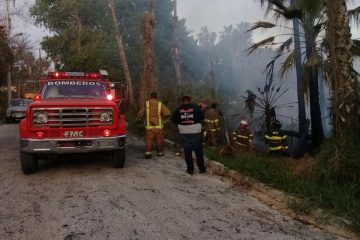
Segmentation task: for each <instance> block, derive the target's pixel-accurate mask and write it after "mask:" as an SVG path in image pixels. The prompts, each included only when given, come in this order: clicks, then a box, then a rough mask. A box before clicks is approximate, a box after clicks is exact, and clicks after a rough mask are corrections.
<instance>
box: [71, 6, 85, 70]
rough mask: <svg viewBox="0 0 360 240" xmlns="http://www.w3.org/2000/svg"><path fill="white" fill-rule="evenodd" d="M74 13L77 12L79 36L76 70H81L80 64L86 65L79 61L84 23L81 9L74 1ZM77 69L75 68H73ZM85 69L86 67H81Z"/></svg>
mask: <svg viewBox="0 0 360 240" xmlns="http://www.w3.org/2000/svg"><path fill="white" fill-rule="evenodd" d="M74 14H75V20H76V25H77V30H78V33H77V37H76V68H77V69H76V70H77V71H79V70H80V66H81V67H84V66H83V64H82V63H81V64H80V63H79V61H80V53H81V36H82V23H81V19H80V16H79V9H78V6H77V3H76V2H75V3H74ZM73 70H75V69H73ZM81 70H84V69H81Z"/></svg>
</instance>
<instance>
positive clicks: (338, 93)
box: [325, 0, 359, 149]
mask: <svg viewBox="0 0 360 240" xmlns="http://www.w3.org/2000/svg"><path fill="white" fill-rule="evenodd" d="M325 11H326V15H327V19H328V20H327V22H326V24H327V43H328V52H329V58H328V59H329V62H330V64H329V66H331V67H329V68H327V77H328V79H329V80H330V84H331V90H332V93H331V101H332V124H333V131H334V135H335V137H336V138H337V139H338V140H340V143H341V146H340V147H341V148H342V149H344V148H345V147H346V139H347V138H348V136H349V135H352V134H358V133H359V122H358V102H357V100H358V92H357V89H358V84H357V80H356V76H355V75H354V74H353V72H352V69H353V59H352V55H351V51H350V49H351V32H350V25H349V18H348V14H347V5H346V0H336V1H332V0H326V1H325Z"/></svg>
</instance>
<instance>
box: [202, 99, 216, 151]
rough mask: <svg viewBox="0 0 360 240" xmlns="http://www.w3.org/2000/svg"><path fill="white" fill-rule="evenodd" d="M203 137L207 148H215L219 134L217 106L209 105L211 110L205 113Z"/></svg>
mask: <svg viewBox="0 0 360 240" xmlns="http://www.w3.org/2000/svg"><path fill="white" fill-rule="evenodd" d="M204 122H205V131H204V136H205V140H206V144H207V145H208V146H216V145H217V143H218V137H219V132H220V112H219V110H218V109H217V104H216V103H213V104H211V108H210V109H209V110H207V111H206V112H205V120H204Z"/></svg>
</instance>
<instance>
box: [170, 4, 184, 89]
mask: <svg viewBox="0 0 360 240" xmlns="http://www.w3.org/2000/svg"><path fill="white" fill-rule="evenodd" d="M172 3H173V10H174V16H173V24H174V42H173V49H172V54H173V61H174V67H175V75H176V82H177V84H179V85H180V84H181V83H182V81H181V66H180V40H179V18H178V15H177V0H174V1H173V2H172Z"/></svg>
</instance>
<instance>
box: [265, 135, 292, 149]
mask: <svg viewBox="0 0 360 240" xmlns="http://www.w3.org/2000/svg"><path fill="white" fill-rule="evenodd" d="M265 142H266V143H267V144H268V146H269V150H270V151H282V150H287V149H289V146H288V144H287V136H286V135H285V134H282V133H281V132H278V131H272V132H269V133H267V134H266V135H265Z"/></svg>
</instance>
